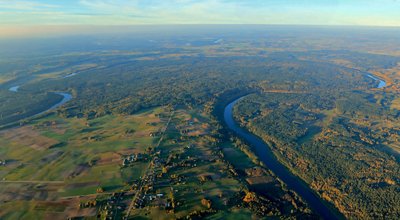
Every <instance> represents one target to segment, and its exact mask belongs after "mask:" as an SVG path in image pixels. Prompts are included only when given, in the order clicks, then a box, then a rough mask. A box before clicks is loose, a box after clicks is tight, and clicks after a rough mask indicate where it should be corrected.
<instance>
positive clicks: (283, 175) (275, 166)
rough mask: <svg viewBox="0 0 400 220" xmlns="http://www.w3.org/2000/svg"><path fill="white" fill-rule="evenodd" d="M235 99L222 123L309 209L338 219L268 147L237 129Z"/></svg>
mask: <svg viewBox="0 0 400 220" xmlns="http://www.w3.org/2000/svg"><path fill="white" fill-rule="evenodd" d="M242 98H243V97H242ZM240 99H241V98H239V99H236V100H235V101H233V102H231V103H230V104H228V105H227V106H226V107H225V110H224V121H225V123H226V125H227V126H228V128H229V129H230V130H232V131H233V132H235V133H236V134H237V135H238V136H239V137H241V138H243V139H245V140H246V141H247V142H248V143H249V144H250V145H251V146H252V147H253V151H254V153H255V154H256V155H257V156H258V158H259V159H260V160H261V161H262V162H263V163H264V164H265V165H266V166H267V167H268V168H269V169H270V170H272V172H273V173H274V174H275V175H276V176H278V177H279V179H281V180H282V181H283V182H284V183H285V184H286V185H287V186H288V188H290V189H292V190H294V191H295V192H296V193H297V194H298V195H299V196H300V197H301V198H302V199H303V200H305V201H306V202H307V204H308V205H309V206H310V207H311V209H312V210H313V211H314V212H315V213H317V214H319V215H320V216H321V217H322V218H323V219H340V218H343V217H339V216H338V214H336V213H335V211H333V210H332V209H331V208H329V207H328V206H327V204H326V203H325V202H323V201H322V199H320V198H319V196H317V195H316V194H315V193H314V191H313V190H312V189H311V188H310V187H309V186H308V185H307V184H306V183H305V182H304V181H302V180H301V179H300V178H299V177H297V176H294V175H293V174H292V173H291V172H290V171H289V170H288V169H287V168H286V167H285V166H284V165H283V164H281V163H280V162H279V161H278V160H277V159H276V157H275V156H274V154H273V153H272V150H271V149H270V148H269V146H268V145H267V144H266V143H265V142H264V141H263V140H262V139H260V138H259V137H257V136H256V135H254V134H252V133H250V132H248V131H247V130H245V129H243V128H241V127H239V125H238V124H237V123H236V122H235V120H234V119H233V113H232V111H233V106H234V105H235V104H236V103H237V102H238V101H239V100H240Z"/></svg>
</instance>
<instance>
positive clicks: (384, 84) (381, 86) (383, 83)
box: [367, 74, 386, 89]
mask: <svg viewBox="0 0 400 220" xmlns="http://www.w3.org/2000/svg"><path fill="white" fill-rule="evenodd" d="M367 76H368V77H369V78H371V79H374V80H378V81H379V84H378V86H377V87H376V88H378V89H381V88H383V87H385V86H386V82H385V81H383V80H381V79H379V78H377V77H375V76H373V75H371V74H368V75H367Z"/></svg>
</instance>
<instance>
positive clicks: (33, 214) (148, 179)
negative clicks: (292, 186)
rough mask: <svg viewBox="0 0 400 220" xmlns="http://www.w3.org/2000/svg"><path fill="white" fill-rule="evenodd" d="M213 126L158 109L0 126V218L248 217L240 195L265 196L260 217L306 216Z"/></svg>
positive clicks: (199, 117) (192, 115) (185, 113)
mask: <svg viewBox="0 0 400 220" xmlns="http://www.w3.org/2000/svg"><path fill="white" fill-rule="evenodd" d="M211 121H212V120H211V119H210V118H208V116H207V115H205V114H199V111H195V110H185V109H177V110H173V109H171V108H169V107H159V108H153V109H147V110H144V111H141V112H139V113H137V114H134V115H129V116H122V115H120V116H113V115H107V116H102V117H98V118H93V119H90V120H88V119H86V118H62V117H60V116H57V115H55V114H50V115H48V116H45V117H40V118H38V119H35V120H32V121H30V122H29V124H27V125H24V126H22V127H17V128H11V129H7V130H3V131H1V133H0V144H1V145H2V146H3V147H2V148H1V149H0V155H1V158H2V159H3V160H5V161H7V164H6V165H5V166H1V167H0V178H1V179H2V181H0V184H1V185H2V187H1V191H0V201H1V205H0V207H1V211H0V217H1V218H6V219H13V218H19V219H31V218H43V219H52V218H72V217H88V218H89V217H93V218H94V217H96V216H103V217H106V216H110V215H114V216H120V217H122V216H129V218H133V219H136V218H139V217H144V218H156V217H160V218H165V219H169V218H185V217H186V216H197V215H201V216H208V218H210V219H219V218H220V217H218V216H222V215H223V216H229V215H231V216H235V215H236V213H238V214H239V215H240V216H242V218H243V219H247V218H251V217H252V216H253V217H256V214H255V213H254V212H252V211H251V209H252V208H251V207H246V202H243V201H242V199H243V198H244V197H245V196H246V192H250V191H248V190H251V191H253V192H265V191H266V190H267V191H268V192H269V193H268V195H267V194H265V195H262V194H260V196H266V197H265V198H264V200H263V201H258V206H263V204H264V206H265V208H266V210H269V211H268V212H269V214H268V215H293V214H295V215H298V214H300V212H301V209H299V207H303V209H304V211H305V213H307V212H310V211H309V210H308V211H307V208H306V206H305V205H304V204H303V203H302V202H301V201H299V199H298V198H297V197H296V196H295V195H294V194H292V193H290V192H287V191H285V190H284V189H282V183H280V182H279V181H277V180H276V179H275V177H274V176H273V175H272V174H271V173H269V172H268V171H267V170H265V169H263V168H261V167H259V166H257V161H256V160H255V161H254V160H253V161H252V159H250V157H249V156H251V155H246V154H245V153H244V152H243V151H241V150H240V149H239V148H237V147H235V145H234V144H232V143H229V142H223V143H221V144H219V141H218V139H216V138H215V137H213V136H211V135H210V134H211V133H212V132H213V129H212V128H211V127H210V123H211ZM214 132H215V131H214ZM133 157H134V159H132V158H133ZM238 172H239V173H244V175H243V174H241V175H240V176H239V175H238ZM260 187H261V188H262V190H259V189H260ZM254 195H256V194H254ZM255 198H256V197H254V199H255ZM260 198H262V197H260ZM266 201H269V202H267V203H266ZM292 203H293V204H295V203H297V205H296V206H293V205H292ZM283 204H286V205H285V208H284V209H283V207H282V206H283ZM238 205H239V207H241V208H238ZM255 207H257V204H256V205H255ZM290 207H291V208H290ZM296 209H297V210H299V211H294V210H296ZM17 210H18V211H17ZM298 212H299V213H298ZM110 213H113V214H110ZM296 213H297V214H296Z"/></svg>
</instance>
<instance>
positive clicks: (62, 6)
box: [0, 0, 400, 37]
mask: <svg viewBox="0 0 400 220" xmlns="http://www.w3.org/2000/svg"><path fill="white" fill-rule="evenodd" d="M399 11H400V2H399V1H398V0H383V1H382V0H381V1H377V0H368V1H360V0H350V1H344V0H335V1H326V0H318V1H309V0H297V1H294V0H284V1H276V0H268V1H260V0H251V1H238V0H203V1H200V0H170V1H160V0H151V1H143V0H133V1H124V0H117V1H109V0H92V1H88V0H72V1H64V0H63V1H56V2H55V1H49V0H24V1H6V0H0V31H1V34H0V36H1V37H4V36H11V37H18V36H26V35H40V34H42V35H46V34H53V33H58V32H61V33H68V32H71V31H74V30H75V31H85V29H86V27H91V29H93V27H119V26H132V25H140V26H141V25H229V24H237V25H313V26H314V25H317V26H372V27H377V26H379V27H399V26H400V13H398V12H399Z"/></svg>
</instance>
